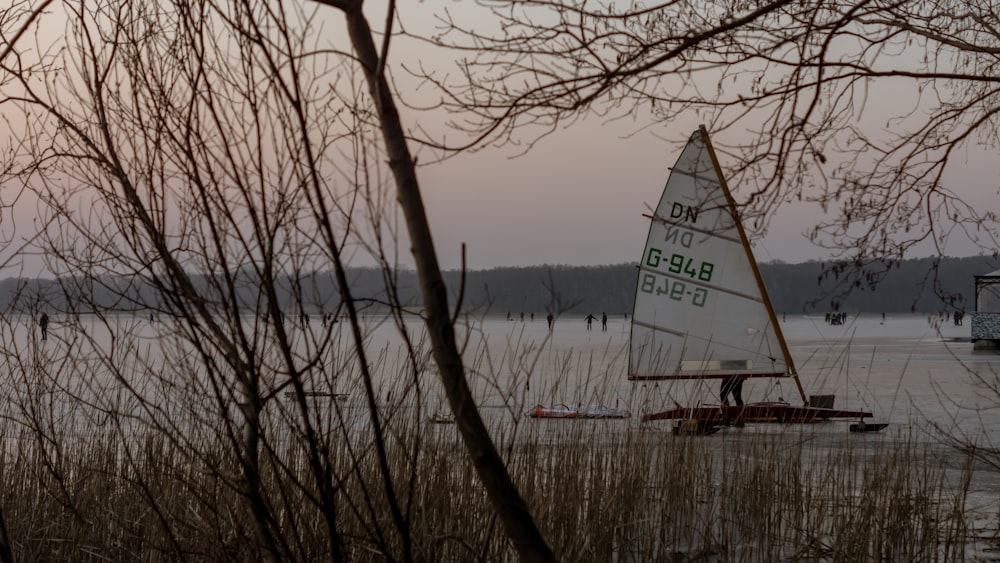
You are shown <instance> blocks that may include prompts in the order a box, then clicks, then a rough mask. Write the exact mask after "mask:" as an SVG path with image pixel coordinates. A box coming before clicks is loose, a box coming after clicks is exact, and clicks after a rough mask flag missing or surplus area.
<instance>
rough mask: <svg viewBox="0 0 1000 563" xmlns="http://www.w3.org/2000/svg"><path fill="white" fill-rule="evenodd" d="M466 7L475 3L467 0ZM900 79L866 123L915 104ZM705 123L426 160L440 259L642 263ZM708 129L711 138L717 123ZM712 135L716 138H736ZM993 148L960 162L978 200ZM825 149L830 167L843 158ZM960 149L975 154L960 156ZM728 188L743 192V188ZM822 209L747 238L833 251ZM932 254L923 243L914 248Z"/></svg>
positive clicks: (772, 249) (604, 131)
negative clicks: (684, 148) (825, 237)
mask: <svg viewBox="0 0 1000 563" xmlns="http://www.w3.org/2000/svg"><path fill="white" fill-rule="evenodd" d="M429 4H430V5H440V3H435V2H430V3H429ZM446 4H448V5H449V6H451V7H450V8H449V9H450V10H452V11H454V10H455V9H456V8H455V5H454V4H449V3H446ZM462 9H463V10H465V9H469V10H472V8H471V6H468V5H463V8H462ZM425 14H426V12H425ZM411 15H413V14H411ZM479 17H480V16H479V15H478V14H477V15H476V16H473V21H475V20H477V19H478V18H479ZM480 23H481V24H482V25H487V26H488V23H489V22H488V21H486V20H482V21H480ZM900 85H901V84H900V82H899V81H897V82H895V83H891V82H885V83H883V84H880V85H875V86H873V87H872V88H871V91H870V92H868V94H867V97H866V99H865V103H866V106H867V107H868V109H867V110H866V112H865V114H864V115H863V116H862V119H864V121H865V122H866V126H868V125H869V124H870V126H871V127H876V128H877V127H886V126H888V125H889V121H888V117H889V114H890V113H894V112H900V111H904V112H906V111H909V110H910V109H913V107H912V106H908V104H911V103H916V100H917V98H916V97H915V91H914V90H913V89H912V88H907V87H906V86H907V85H903V86H904V87H902V88H900ZM910 86H912V85H910ZM900 108H904V109H903V110H901V109H900ZM404 113H406V112H405V110H404ZM411 117H412V116H411ZM700 123H701V120H700V118H699V117H698V116H696V115H693V114H692V115H690V116H689V117H688V118H687V120H686V121H685V122H675V123H670V124H656V125H654V126H652V127H649V128H648V129H645V130H644V131H643V132H641V133H636V132H637V131H639V130H640V129H644V128H646V127H647V126H648V125H649V124H647V123H636V122H611V123H608V122H604V121H602V120H600V119H598V118H591V119H587V120H584V121H583V122H582V123H576V124H574V125H573V126H572V127H571V128H569V129H566V130H561V131H559V132H557V133H555V134H552V135H550V136H548V137H547V138H545V139H543V140H541V141H540V142H539V143H538V144H537V145H536V146H535V147H534V148H533V149H531V150H530V151H529V152H528V153H527V154H525V155H522V156H516V157H514V156H515V155H516V154H517V151H516V149H484V150H483V151H481V152H480V153H477V154H472V155H462V156H459V157H456V158H453V159H451V160H448V161H446V162H444V163H441V164H436V165H433V166H426V167H423V168H422V169H421V170H420V180H421V185H422V188H423V192H424V197H425V202H426V205H427V209H428V213H429V215H430V220H431V228H432V231H433V234H434V236H435V240H436V243H437V247H438V252H439V256H440V261H441V264H442V266H443V267H445V268H458V267H460V265H461V261H460V245H461V244H462V243H463V242H464V243H466V245H467V255H468V265H469V267H470V268H473V269H481V268H490V267H497V266H520V265H535V264H572V265H596V264H609V263H622V262H635V261H638V260H639V257H640V256H639V255H640V254H641V253H642V248H643V245H644V242H645V237H646V233H647V230H648V226H649V223H648V219H646V218H645V217H643V214H644V213H648V208H649V206H651V205H655V204H656V202H657V201H658V200H659V197H660V193H661V191H662V189H663V186H664V184H665V183H666V180H667V176H668V174H669V168H670V167H671V166H672V165H673V164H674V162H675V160H676V159H677V157H678V155H679V153H680V149H681V144H682V143H683V141H684V140H686V139H687V138H688V137H689V136H690V134H691V132H692V131H694V129H696V128H697V127H698V125H699V124H700ZM883 130H884V129H883ZM709 133H710V134H713V137H714V133H715V132H713V131H709ZM723 134H724V135H736V134H741V132H740V131H739V130H731V131H726V132H725V133H723ZM743 134H745V133H743ZM715 141H716V145H717V146H722V145H727V144H734V143H735V142H738V141H734V140H733V139H723V138H715ZM995 153H996V149H995V148H992V147H991V148H988V149H985V150H983V151H982V152H980V153H979V154H976V155H973V156H966V155H959V156H958V157H957V158H958V160H959V161H960V162H959V163H958V164H959V165H958V166H956V167H954V169H953V170H952V176H951V178H950V179H951V180H953V182H954V184H953V190H954V191H955V192H957V193H958V194H959V195H961V196H963V197H964V198H965V199H966V200H967V201H970V202H972V203H974V204H976V205H977V206H978V207H979V208H981V209H991V208H993V207H995V205H996V201H997V196H998V193H997V176H996V172H995V166H994V160H995ZM827 156H828V157H829V158H830V161H829V163H828V164H827V166H829V167H830V168H831V169H832V168H833V166H834V162H835V161H836V160H837V158H836V155H827ZM719 157H720V160H721V164H722V167H723V169H724V170H725V169H726V168H727V166H728V165H730V164H732V163H730V162H727V157H726V156H725V155H724V154H719ZM963 158H969V159H970V160H969V161H968V162H964V163H963V162H961V160H962V159H963ZM424 161H426V160H424ZM730 187H731V188H732V189H733V191H734V192H735V193H734V195H735V197H736V199H737V200H738V201H741V200H742V199H743V197H744V196H741V190H740V186H738V185H735V184H732V183H731V184H730ZM743 193H745V192H743ZM822 216H823V214H822V211H821V210H820V208H819V206H818V205H806V204H797V205H796V206H795V207H794V208H793V207H790V206H785V207H784V208H783V209H781V210H780V211H779V213H778V215H777V216H775V217H773V218H772V220H771V223H770V228H769V231H768V234H767V236H766V237H764V238H763V239H762V240H752V241H751V242H752V243H753V244H754V252H755V255H756V256H757V258H758V260H761V261H769V260H775V259H780V260H784V261H786V262H801V261H806V260H810V259H825V258H828V257H830V251H828V250H825V249H823V248H819V247H817V246H815V245H813V244H812V243H811V242H810V241H809V240H808V238H806V236H805V234H804V233H805V232H806V231H807V230H808V229H810V228H811V227H813V226H815V225H816V224H817V223H818V222H819V221H820V220H821V219H822ZM945 252H946V253H947V254H949V255H953V256H968V255H973V254H978V253H981V252H982V251H981V250H980V249H978V248H976V247H975V245H973V244H972V243H971V242H969V241H968V240H967V239H965V237H963V236H961V234H960V233H958V232H953V233H952V235H951V236H950V238H949V242H948V246H947V247H946V248H945ZM933 253H934V249H933V248H932V247H931V246H930V245H926V246H923V247H920V248H919V250H917V251H916V252H915V253H914V255H913V257H918V256H928V255H931V254H933Z"/></svg>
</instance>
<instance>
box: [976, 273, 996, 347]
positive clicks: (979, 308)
mask: <svg viewBox="0 0 1000 563" xmlns="http://www.w3.org/2000/svg"><path fill="white" fill-rule="evenodd" d="M972 343H973V348H974V349H976V350H996V349H1000V270H997V271H995V272H991V273H989V274H986V275H984V276H976V312H975V313H973V314H972Z"/></svg>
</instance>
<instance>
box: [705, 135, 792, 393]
mask: <svg viewBox="0 0 1000 563" xmlns="http://www.w3.org/2000/svg"><path fill="white" fill-rule="evenodd" d="M698 130H699V131H700V132H701V136H702V139H703V140H704V141H705V148H706V149H707V150H708V155H709V157H710V158H711V159H712V166H714V167H715V173H716V175H718V177H719V184H720V185H721V187H722V192H723V193H724V194H725V196H726V201H727V202H728V204H729V213H730V214H732V217H733V221H734V222H735V223H736V230H737V232H739V234H740V242H742V243H743V249H744V250H746V253H747V256H748V257H749V258H750V266H751V268H752V270H753V275H754V278H755V279H756V281H757V287H758V288H759V289H760V295H761V297H762V298H763V301H764V306H765V307H766V309H767V314H768V317H770V319H771V326H773V327H774V332H775V337H776V339H777V341H778V343H779V345H780V347H781V353H782V355H783V356H784V360H785V365H787V366H788V370H789V372H790V375H791V377H792V379H793V381H795V387H796V389H798V391H799V396H800V397H801V398H802V402H803V403H808V400H807V399H806V392H805V390H804V389H803V388H802V382H801V381H799V373H798V370H796V369H795V363H794V362H793V361H792V355H791V354H790V353H789V351H788V344H787V343H786V342H785V335H784V333H783V332H782V331H781V326H780V325H779V324H778V318H777V316H776V315H775V314H774V306H773V305H771V297H770V296H769V295H768V293H767V288H766V287H765V286H764V280H763V278H762V277H761V275H760V268H758V267H757V260H756V259H755V258H754V255H753V250H752V249H751V248H750V242H749V240H748V239H747V235H746V231H744V230H743V221H742V220H741V219H740V215H739V213H738V212H737V210H736V200H735V199H733V194H732V193H731V192H730V191H729V184H728V183H727V182H726V177H725V175H723V173H722V167H721V166H720V165H719V159H718V157H717V156H716V155H715V148H713V147H712V141H711V139H710V138H709V136H708V130H707V129H705V126H704V125H700V126H699V127H698Z"/></svg>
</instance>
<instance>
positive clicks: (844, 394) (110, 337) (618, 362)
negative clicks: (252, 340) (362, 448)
mask: <svg viewBox="0 0 1000 563" xmlns="http://www.w3.org/2000/svg"><path fill="white" fill-rule="evenodd" d="M250 322H251V320H247V321H245V324H247V325H249V324H250ZM779 322H780V323H781V327H782V330H783V332H784V334H785V336H786V339H787V341H788V344H789V348H790V351H791V355H792V358H793V360H794V362H795V364H796V366H797V368H798V372H799V376H800V380H801V382H802V386H803V388H804V389H805V392H806V394H807V395H813V394H817V395H819V394H832V395H835V396H836V404H835V406H836V407H838V408H844V409H864V410H868V411H871V412H872V413H873V414H874V417H873V419H872V421H875V422H889V423H891V424H892V425H893V426H896V427H904V428H914V429H927V428H928V427H929V426H930V425H937V426H938V427H939V428H940V429H942V430H944V431H946V432H949V433H953V434H955V435H962V436H966V437H968V438H969V439H973V438H974V439H976V440H977V441H978V442H980V443H981V444H982V445H987V446H992V445H993V444H994V443H996V441H997V440H998V439H1000V434H998V433H1000V409H998V408H997V407H998V405H1000V389H998V378H997V375H996V374H997V371H998V368H1000V354H997V353H994V352H984V351H973V349H972V344H971V343H970V342H969V334H970V328H969V326H968V325H966V326H954V325H953V323H952V322H951V320H950V319H948V320H944V321H943V320H941V319H940V318H938V317H933V318H929V317H928V316H926V315H917V314H914V315H889V316H887V317H886V318H885V320H884V322H883V320H882V317H881V315H861V316H852V317H849V318H848V320H847V322H846V323H844V324H842V325H830V324H827V323H826V322H825V320H824V318H823V316H822V315H816V316H803V315H786V316H783V317H779ZM363 323H364V328H365V333H366V351H367V354H368V357H369V359H370V361H371V363H372V364H373V372H374V376H375V378H376V387H377V388H378V389H379V393H380V395H385V394H390V395H391V394H392V393H396V394H397V395H396V396H397V397H399V396H400V394H401V393H402V394H406V391H405V386H406V381H400V379H401V378H400V376H399V374H400V373H401V372H405V371H406V370H407V368H406V356H405V353H404V349H403V346H402V343H403V340H402V338H401V337H400V335H399V331H398V330H397V328H396V326H395V325H394V324H393V323H392V321H391V320H390V319H387V318H385V317H381V316H378V317H376V316H367V317H365V318H364V319H363ZM346 326H347V324H346V323H343V322H341V323H335V324H333V325H332V328H331V329H328V328H327V327H325V326H323V324H322V323H321V322H320V321H319V320H318V319H315V318H314V320H313V321H312V322H310V323H308V324H306V325H305V326H301V325H296V326H295V327H294V329H293V331H292V335H293V337H295V338H296V339H297V340H296V342H294V343H293V344H294V345H295V346H297V347H298V349H299V350H301V351H302V352H303V354H304V355H308V354H309V353H317V354H318V355H320V356H321V357H322V358H323V359H322V360H321V362H322V363H323V364H324V365H323V366H321V368H320V370H319V371H321V372H324V375H325V376H328V377H327V379H326V380H325V381H323V382H320V381H317V382H316V386H317V389H318V390H321V391H328V390H329V389H324V388H323V386H324V385H327V386H329V384H331V383H330V382H332V385H333V387H334V389H333V391H335V392H338V393H348V394H353V393H354V392H355V391H357V389H358V387H357V385H358V379H357V370H356V369H353V368H351V367H350V366H349V365H348V364H345V363H344V360H343V358H344V357H347V356H350V355H351V352H350V350H351V348H352V344H351V339H350V337H349V331H347V330H346ZM405 326H406V329H407V330H408V331H409V333H410V336H411V339H412V341H413V342H415V343H416V344H417V347H418V349H419V350H420V351H421V352H422V354H424V357H426V339H425V335H424V331H423V324H422V321H421V320H420V319H419V318H417V317H416V316H411V317H409V318H408V319H407V320H406V321H405ZM79 327H80V329H81V330H76V329H71V328H70V326H68V324H67V323H66V320H65V319H60V318H59V317H58V316H54V318H53V322H52V326H51V327H50V333H51V334H50V338H49V340H48V341H47V342H40V341H38V340H37V333H36V331H37V329H36V330H35V331H32V333H31V334H28V332H29V330H30V329H31V325H30V321H29V320H28V319H26V318H23V319H20V320H19V321H17V322H14V323H12V324H8V325H5V327H4V330H5V331H6V332H7V334H5V335H4V338H5V340H6V341H7V342H8V343H10V344H9V346H10V347H12V348H14V349H13V350H12V352H13V354H8V358H10V357H12V356H14V355H17V356H22V357H23V356H24V355H25V353H26V352H28V351H29V349H30V350H32V352H31V353H32V354H35V352H34V350H37V351H38V353H39V354H40V356H41V357H46V358H49V359H50V361H51V359H58V360H64V359H66V358H74V359H75V361H76V362H78V363H86V362H98V361H99V360H97V359H96V356H98V354H95V352H94V350H95V349H103V350H112V349H116V350H117V351H116V352H115V354H118V355H122V354H123V353H124V352H123V350H133V351H136V352H135V353H138V354H140V355H142V356H143V357H145V358H148V359H149V360H150V361H151V362H152V363H154V364H155V363H156V362H160V363H163V362H164V361H173V362H176V358H174V359H173V360H164V359H163V351H162V350H161V349H160V347H161V344H162V343H163V342H165V341H166V339H164V338H163V336H164V335H165V334H167V333H169V331H170V330H171V329H170V326H169V324H168V323H165V322H155V323H154V322H150V320H149V319H148V318H146V317H144V316H141V315H129V314H124V315H119V316H113V317H109V318H108V320H107V321H106V322H99V321H98V320H97V319H96V318H92V317H88V316H84V317H82V318H81V319H80V320H79ZM328 330H329V332H327V331H328ZM331 334H332V339H331V340H328V341H326V342H327V344H325V345H324V346H326V350H327V351H325V352H315V350H317V349H318V348H317V347H318V346H319V345H317V344H316V343H317V342H318V341H321V340H322V338H323V337H324V335H326V336H329V335H331ZM458 336H459V340H460V346H462V347H463V350H464V355H465V358H466V366H467V369H468V378H469V381H470V384H471V385H472V387H473V389H474V391H475V393H476V395H477V398H478V399H479V403H480V405H481V406H482V408H483V409H484V411H487V412H488V411H490V410H493V409H500V410H503V411H505V412H507V413H509V415H510V416H514V417H517V416H519V415H521V414H523V413H524V412H525V411H526V410H527V409H529V408H531V407H533V406H535V405H537V404H544V405H554V404H560V403H561V404H567V405H575V404H602V405H605V406H619V407H626V408H628V409H630V410H631V411H632V412H633V414H634V415H637V416H635V417H634V418H635V419H636V420H637V419H638V415H641V414H643V413H648V412H655V411H657V410H662V409H665V408H670V407H672V406H673V405H674V403H675V402H677V403H680V404H682V405H685V406H694V405H697V404H701V403H704V404H717V403H718V391H719V389H718V387H719V381H718V380H709V381H705V382H687V381H685V382H672V383H650V382H643V383H633V382H630V381H628V379H627V374H626V369H627V362H628V337H629V323H628V321H627V320H626V319H624V318H623V316H617V317H613V318H609V319H608V327H607V331H602V330H601V323H600V321H599V320H598V321H596V322H595V323H594V324H593V327H592V329H590V330H588V329H587V323H586V322H585V320H584V319H583V318H582V317H562V318H559V319H556V321H555V323H554V327H553V330H552V331H549V330H548V329H547V326H546V321H545V319H544V318H542V317H541V315H536V318H535V319H534V320H532V319H531V318H530V316H526V317H525V320H524V321H520V320H519V319H517V318H515V320H512V321H508V320H505V319H504V318H502V317H485V318H470V319H467V320H465V321H463V322H462V324H461V326H460V327H459V330H458ZM25 342H30V343H31V344H32V347H30V348H28V347H25V346H24V343H25ZM126 345H127V346H126ZM324 355H325V356H324ZM123 357H124V356H123ZM22 361H23V360H22ZM195 365H197V364H196V363H195ZM345 366H347V367H345ZM97 373H98V374H99V373H100V372H99V371H98V372H97ZM421 378H422V381H423V382H424V383H423V384H422V387H423V389H422V390H421V393H420V396H421V397H422V399H421V400H422V401H423V403H424V405H425V407H426V408H428V409H430V410H437V409H443V408H444V405H445V402H444V398H443V395H442V394H441V392H440V388H439V386H438V382H437V377H436V369H435V367H434V364H433V362H429V363H428V368H427V370H426V371H425V372H424V373H423V374H422V375H421ZM410 395H412V394H410ZM743 397H744V400H747V401H759V400H764V401H774V400H779V399H783V400H787V401H789V402H790V403H794V404H798V403H800V402H801V400H800V399H799V397H798V392H797V390H796V388H795V384H794V382H793V381H791V380H789V379H784V380H767V379H762V380H753V379H751V380H748V381H747V382H746V384H745V385H744V389H743ZM403 402H404V403H405V402H406V399H403Z"/></svg>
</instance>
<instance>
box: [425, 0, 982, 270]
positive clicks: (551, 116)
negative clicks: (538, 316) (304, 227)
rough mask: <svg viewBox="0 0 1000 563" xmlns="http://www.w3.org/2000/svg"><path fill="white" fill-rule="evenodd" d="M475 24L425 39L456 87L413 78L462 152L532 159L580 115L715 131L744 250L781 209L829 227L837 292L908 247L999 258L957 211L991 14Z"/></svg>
mask: <svg viewBox="0 0 1000 563" xmlns="http://www.w3.org/2000/svg"><path fill="white" fill-rule="evenodd" d="M486 8H487V7H486V6H484V9H486ZM488 9H489V11H490V13H491V15H492V19H491V20H490V24H489V25H482V24H481V23H480V22H482V21H484V18H482V17H481V16H480V15H477V16H476V17H475V18H464V16H468V15H469V14H468V12H462V11H456V12H458V15H452V14H451V13H448V12H444V13H442V16H441V18H440V21H439V29H436V30H435V32H434V33H433V34H429V33H427V34H423V37H425V38H426V39H428V40H430V41H432V42H434V43H436V44H439V45H442V46H446V47H448V48H451V49H453V50H454V51H455V52H456V59H457V61H458V66H459V72H457V73H456V72H451V70H450V69H447V70H444V71H442V70H438V69H433V68H432V67H423V66H422V67H414V68H413V70H414V73H415V74H417V75H419V76H422V77H423V78H424V79H425V80H427V81H430V82H432V83H433V84H435V85H437V86H438V87H439V88H440V90H441V91H442V92H443V93H444V95H443V97H442V103H443V104H445V105H446V106H447V107H449V108H450V109H451V110H452V111H454V112H457V113H459V114H460V115H462V116H463V117H464V118H465V119H463V120H461V121H459V120H456V123H459V124H463V127H464V128H465V129H466V131H467V133H469V135H470V140H469V144H470V145H477V144H482V143H485V142H496V141H504V140H511V139H516V140H518V141H524V140H525V139H527V140H529V141H531V140H533V139H534V138H537V136H539V135H544V134H547V133H548V132H551V131H554V130H556V129H557V128H559V127H562V126H563V125H564V124H567V123H570V122H572V120H574V119H577V118H579V117H580V116H581V115H585V114H596V115H598V116H600V118H602V119H608V120H613V119H634V120H636V121H638V122H639V123H640V125H638V126H637V129H638V130H648V129H654V128H655V129H656V130H657V131H659V130H660V129H664V128H668V127H669V126H670V124H671V123H672V122H674V121H677V120H683V119H684V118H685V117H688V118H690V116H692V115H693V114H697V115H699V116H701V118H702V119H704V120H706V121H707V122H708V123H709V125H710V129H712V130H713V132H721V131H731V134H717V135H715V139H716V142H717V144H718V145H721V146H722V147H723V148H724V149H725V150H726V151H727V152H728V153H729V154H728V155H727V159H726V160H727V165H728V166H730V167H731V170H730V173H731V174H732V177H733V182H732V184H733V185H735V186H738V187H739V189H740V194H739V195H740V197H741V200H742V213H743V216H744V220H745V222H746V223H747V225H748V227H749V228H750V229H751V230H752V232H755V233H757V234H761V233H762V232H765V231H766V229H767V227H768V218H769V217H770V216H771V215H772V214H773V212H774V211H775V210H776V209H777V208H778V207H780V206H782V205H784V204H786V203H791V202H796V201H807V202H813V203H814V204H818V205H819V206H820V207H821V208H822V209H823V210H824V211H825V212H827V213H828V215H827V216H828V217H829V219H828V220H825V221H821V222H820V223H819V224H817V225H816V226H815V228H813V229H812V230H811V232H810V236H811V238H812V240H813V241H814V242H815V243H816V244H818V245H820V246H823V247H826V248H828V249H831V250H833V251H835V256H837V257H839V258H840V259H841V260H842V261H841V262H839V263H838V266H839V267H840V269H841V270H842V271H844V273H845V274H847V275H848V277H849V278H850V281H851V282H852V283H853V282H858V283H866V282H867V281H877V277H876V278H875V279H874V280H866V279H863V277H860V266H862V265H864V264H866V263H869V262H872V261H875V262H877V263H884V264H888V265H889V266H891V265H892V264H893V263H894V262H895V261H897V260H899V259H900V258H902V257H903V256H904V255H905V254H906V252H907V251H908V249H911V248H913V247H914V246H915V245H918V244H920V243H924V244H925V246H926V245H928V244H929V245H930V247H931V248H934V249H937V250H938V252H939V253H941V252H943V248H944V243H945V242H946V241H947V239H948V238H949V237H952V236H964V237H968V238H969V239H971V240H972V241H974V242H976V243H978V244H979V245H980V247H981V248H983V249H984V250H986V251H987V252H993V251H994V250H995V248H996V246H997V240H996V237H995V235H994V232H995V231H994V228H993V227H994V226H995V224H996V220H997V217H996V214H995V213H994V212H993V211H992V210H991V209H983V208H981V207H980V208H977V207H976V206H975V205H974V204H969V203H966V202H965V201H964V200H963V197H962V195H961V193H962V190H961V186H960V184H961V183H963V182H964V181H965V180H964V179H962V178H959V173H960V171H961V170H962V167H963V166H964V164H965V161H964V157H965V156H966V153H967V151H975V150H977V149H979V148H980V147H995V138H996V135H997V121H996V119H995V117H994V113H995V112H996V109H997V107H998V105H1000V104H998V101H997V100H998V99H1000V98H998V94H997V92H996V89H995V84H996V81H997V79H996V74H997V73H996V72H995V71H994V66H995V64H996V63H995V60H994V59H995V58H994V56H993V53H994V52H995V51H996V48H997V46H998V44H1000V43H998V38H997V34H996V23H997V17H996V14H995V13H994V11H993V10H992V7H991V6H988V5H984V4H981V3H973V4H969V3H966V2H957V1H956V2H951V1H946V2H933V3H929V4H928V3H926V2H909V1H904V2H881V1H872V0H857V1H851V2H840V3H833V4H831V3H828V2H790V1H787V0H767V1H761V2H751V3H742V2H715V3H709V4H705V3H703V2H689V1H680V2H674V1H671V2H660V3H654V4H643V5H634V4H631V3H603V2H576V1H552V0H539V1H531V0H529V1H512V2H491V3H490V4H489V6H488ZM414 34H415V35H420V34H419V33H418V32H417V31H416V30H414ZM469 116H475V117H476V119H471V118H470V117H469ZM686 134H687V131H686V130H685V131H678V132H677V133H676V134H673V133H667V135H666V136H669V137H672V138H682V137H683V136H684V135H686ZM956 178H958V179H956ZM977 189H979V190H982V189H995V186H993V185H989V186H987V185H981V186H978V187H977ZM966 195H968V192H967V193H966ZM845 267H846V269H845Z"/></svg>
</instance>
